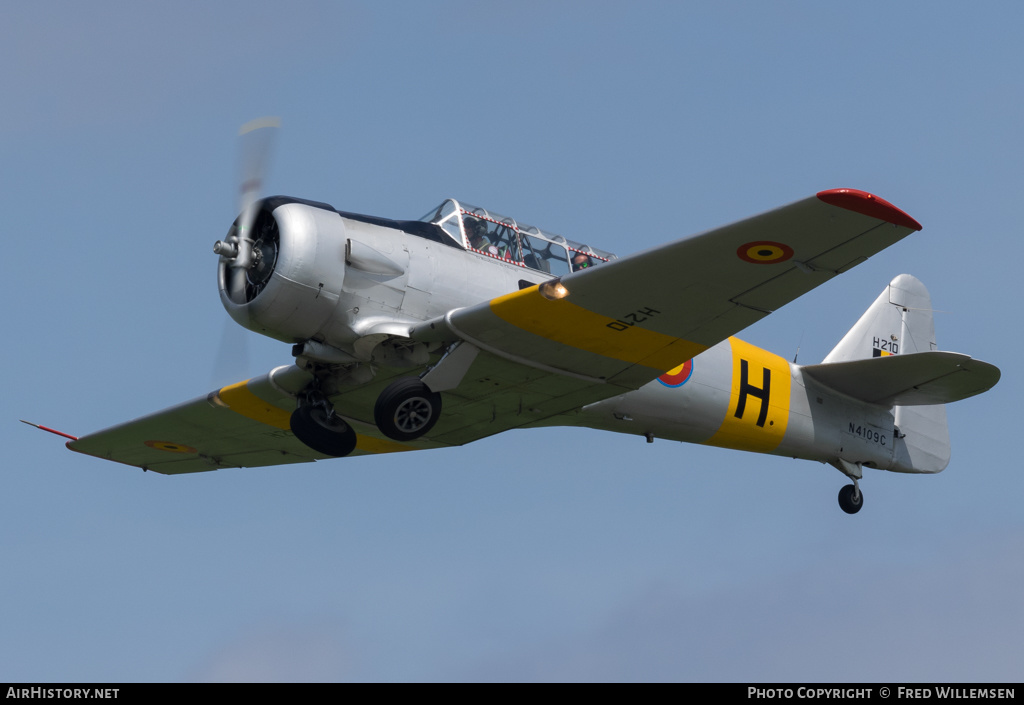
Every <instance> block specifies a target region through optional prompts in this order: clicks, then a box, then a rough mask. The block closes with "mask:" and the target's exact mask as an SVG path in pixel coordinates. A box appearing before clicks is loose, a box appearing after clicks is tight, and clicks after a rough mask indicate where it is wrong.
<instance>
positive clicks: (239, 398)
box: [217, 380, 291, 431]
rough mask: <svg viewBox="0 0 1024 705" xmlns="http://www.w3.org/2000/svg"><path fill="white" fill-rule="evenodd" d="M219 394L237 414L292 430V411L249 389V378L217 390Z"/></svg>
mask: <svg viewBox="0 0 1024 705" xmlns="http://www.w3.org/2000/svg"><path fill="white" fill-rule="evenodd" d="M217 396H218V397H220V400H221V401H222V402H224V403H225V404H227V405H228V406H229V407H231V410H232V411H234V412H235V413H236V414H241V415H242V416H245V417H246V418H250V419H252V420H253V421H259V422H260V423H263V424H266V425H267V426H273V427H275V428H283V429H285V430H286V431H287V430H291V424H290V423H289V419H290V418H291V412H288V411H285V410H284V409H279V408H278V407H276V406H274V405H273V404H271V403H270V402H267V401H264V400H263V399H260V398H259V397H258V396H256V395H255V394H253V393H252V392H251V391H250V390H249V380H245V381H244V382H238V383H237V384H232V385H229V386H227V387H224V388H223V389H221V390H220V391H219V392H217Z"/></svg>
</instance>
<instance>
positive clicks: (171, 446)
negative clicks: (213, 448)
mask: <svg viewBox="0 0 1024 705" xmlns="http://www.w3.org/2000/svg"><path fill="white" fill-rule="evenodd" d="M144 443H145V445H147V446H149V447H150V448H155V449H156V450H166V451H168V452H169V453H198V452H199V451H197V450H196V449H195V448H193V447H192V446H187V445H183V444H181V443H170V442H168V441H144Z"/></svg>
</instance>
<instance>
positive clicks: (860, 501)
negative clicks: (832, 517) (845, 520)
mask: <svg viewBox="0 0 1024 705" xmlns="http://www.w3.org/2000/svg"><path fill="white" fill-rule="evenodd" d="M855 496H856V499H855V498H854V497H855ZM863 506H864V493H863V492H858V491H857V488H856V487H854V486H853V485H846V486H844V487H843V488H842V489H840V490H839V508H840V509H842V510H843V511H844V512H846V513H847V514H856V513H857V512H859V511H860V508H861V507H863Z"/></svg>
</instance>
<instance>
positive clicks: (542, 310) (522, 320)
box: [491, 286, 707, 372]
mask: <svg viewBox="0 0 1024 705" xmlns="http://www.w3.org/2000/svg"><path fill="white" fill-rule="evenodd" d="M491 312H492V313H494V315H496V316H498V318H501V319H502V320H503V321H505V322H506V323H510V324H512V325H514V326H515V327H517V328H521V329H522V330H525V331H528V332H530V333H533V334H534V335H538V336H540V337H542V338H546V339H548V340H552V341H554V342H557V343H561V344H562V345H567V346H569V347H571V348H576V349H578V350H585V351H587V352H591V353H596V354H598V355H603V356H605V357H610V358H612V359H615V360H621V361H623V362H630V363H635V364H641V365H644V366H645V367H650V368H651V369H654V370H657V371H658V372H664V371H666V370H670V369H672V368H673V367H675V366H676V365H678V364H679V361H680V360H689V359H690V358H692V357H694V356H696V355H698V354H699V353H702V352H704V351H705V350H706V349H707V346H706V345H700V344H699V343H694V342H691V341H688V340H682V339H680V338H673V337H672V336H670V335H665V334H664V333H657V332H655V331H652V330H648V329H646V328H641V327H640V326H639V325H637V324H636V323H633V322H631V320H630V317H629V316H628V315H627V314H624V316H626V318H625V319H622V320H620V319H615V318H609V317H608V316H605V315H603V314H600V313H595V312H594V311H591V310H589V309H586V308H583V307H582V306H578V305H576V304H574V303H572V302H571V301H569V300H568V299H556V300H554V301H551V300H549V299H546V298H544V297H543V296H542V295H541V294H540V292H539V291H538V287H536V286H532V287H530V288H528V289H522V290H521V291H516V292H514V293H511V294H506V295H505V296H499V297H498V298H496V299H492V300H491ZM637 317H643V316H642V314H638V316H637Z"/></svg>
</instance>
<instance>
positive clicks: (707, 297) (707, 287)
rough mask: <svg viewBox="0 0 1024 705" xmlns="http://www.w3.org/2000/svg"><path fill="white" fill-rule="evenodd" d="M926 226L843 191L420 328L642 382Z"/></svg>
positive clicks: (525, 357) (598, 377)
mask: <svg viewBox="0 0 1024 705" xmlns="http://www.w3.org/2000/svg"><path fill="white" fill-rule="evenodd" d="M920 228H921V226H920V225H919V224H918V223H917V221H915V220H913V219H912V218H911V217H910V216H908V215H907V214H906V213H904V212H903V211H901V210H899V209H898V208H896V207H895V206H893V205H892V204H890V203H888V202H886V201H883V200H882V199H880V198H878V197H876V196H872V195H871V194H868V193H865V192H863V191H853V190H850V189H837V190H833V191H823V192H821V193H819V194H817V195H816V196H814V197H811V198H808V199H805V200H803V201H799V202H797V203H794V204H792V205H789V206H785V207H783V208H779V209H777V210H774V211H770V212H768V213H764V214H762V215H759V216H755V217H753V218H749V219H747V220H744V221H741V222H738V223H735V224H733V225H728V226H725V227H723V228H719V229H717V230H713V231H710V232H707V233H704V234H702V235H697V236H695V237H691V238H687V239H683V240H677V241H676V242H672V243H669V244H667V245H663V246H660V247H657V248H654V249H652V250H647V251H646V252H641V253H638V254H635V255H632V256H629V257H626V258H624V259H621V260H616V261H613V262H610V263H608V264H603V265H600V266H598V267H595V268H592V269H586V270H583V271H581V272H576V273H573V274H570V275H567V276H565V277H562V279H561V280H560V282H558V283H559V284H561V286H557V285H556V284H553V283H549V284H547V285H541V286H533V287H529V288H526V289H523V290H521V291H518V292H515V293H513V294H508V295H506V296H501V297H498V298H496V299H493V300H491V301H488V302H485V303H482V304H479V305H476V306H472V307H470V308H464V309H458V310H455V311H452V312H451V313H449V314H448V315H447V316H445V317H443V318H442V319H437V320H434V321H430V322H428V323H427V324H424V325H421V326H418V327H417V328H415V329H414V330H413V333H412V335H413V337H417V336H420V337H423V338H424V339H429V338H430V337H431V336H440V337H442V338H449V339H453V340H464V341H467V342H469V343H472V344H473V345H475V346H477V347H479V348H480V349H482V350H486V351H488V352H490V353H493V354H494V355H497V356H499V357H502V358H504V359H507V360H509V361H512V362H519V363H522V364H526V365H530V366H533V367H534V368H536V369H546V370H549V371H552V372H557V373H562V374H567V375H570V376H577V377H582V378H586V379H588V380H590V381H592V382H594V383H609V384H613V385H616V386H619V387H623V388H626V389H636V388H638V387H640V386H642V385H643V384H645V383H647V382H649V381H650V380H652V379H654V378H655V377H657V376H658V375H660V374H662V373H664V372H665V371H667V370H670V369H672V368H673V367H675V366H677V365H679V364H681V363H682V362H685V361H686V360H688V359H690V358H692V357H694V356H695V355H697V354H698V353H700V352H703V351H704V350H706V349H708V348H709V347H711V346H712V345H715V344H716V343H719V342H721V341H722V340H725V339H726V338H728V337H729V336H730V335H733V334H735V333H737V332H739V331H740V330H742V329H743V328H746V327H747V326H749V325H751V324H752V323H754V322H756V321H758V320H760V319H761V318H763V317H764V316H766V315H768V314H769V313H771V312H772V311H774V310H776V309H778V308H779V307H780V306H782V305H784V304H786V303H788V302H790V301H792V300H793V299H795V298H797V297H798V296H800V295H802V294H804V293H806V292H808V291H810V290H811V289H813V288H815V287H816V286H818V285H820V284H822V283H824V282H826V281H828V280H829V279H831V278H832V277H834V276H836V275H837V274H840V273H842V272H844V271H846V270H848V269H850V268H852V267H854V266H855V265H857V264H859V263H861V262H863V261H865V260H866V259H867V258H868V257H870V256H871V255H873V254H874V253H876V252H878V251H880V250H882V249H884V248H886V247H888V246H889V245H891V244H893V243H895V242H897V241H898V240H900V239H902V238H904V237H906V236H907V235H908V234H910V233H911V232H913V231H914V230H920Z"/></svg>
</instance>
